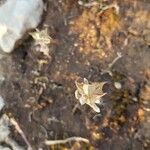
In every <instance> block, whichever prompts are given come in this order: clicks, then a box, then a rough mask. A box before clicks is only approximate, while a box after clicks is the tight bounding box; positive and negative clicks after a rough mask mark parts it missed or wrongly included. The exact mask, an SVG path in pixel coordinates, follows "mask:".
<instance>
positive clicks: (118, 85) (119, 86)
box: [114, 82, 122, 90]
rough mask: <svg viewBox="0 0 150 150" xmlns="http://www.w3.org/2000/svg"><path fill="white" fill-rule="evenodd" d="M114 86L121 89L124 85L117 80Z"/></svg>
mask: <svg viewBox="0 0 150 150" xmlns="http://www.w3.org/2000/svg"><path fill="white" fill-rule="evenodd" d="M114 86H115V88H116V89H119V90H120V89H121V88H122V85H121V83H120V82H115V83H114Z"/></svg>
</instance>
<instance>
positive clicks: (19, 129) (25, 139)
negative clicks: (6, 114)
mask: <svg viewBox="0 0 150 150" xmlns="http://www.w3.org/2000/svg"><path fill="white" fill-rule="evenodd" d="M9 120H10V123H11V124H12V125H14V127H15V129H16V130H17V131H18V133H19V134H20V135H21V136H22V138H23V139H24V141H25V143H26V144H27V146H28V150H32V147H31V145H30V143H29V142H28V140H27V138H26V136H25V134H24V133H23V131H22V129H21V128H20V126H19V125H18V123H17V121H16V120H15V119H14V118H10V119H9Z"/></svg>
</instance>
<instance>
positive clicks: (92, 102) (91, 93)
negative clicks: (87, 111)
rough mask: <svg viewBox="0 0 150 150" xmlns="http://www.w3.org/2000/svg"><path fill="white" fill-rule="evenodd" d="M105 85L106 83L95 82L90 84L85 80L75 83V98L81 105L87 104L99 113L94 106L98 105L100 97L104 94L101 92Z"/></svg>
mask: <svg viewBox="0 0 150 150" xmlns="http://www.w3.org/2000/svg"><path fill="white" fill-rule="evenodd" d="M105 83H106V82H95V83H91V84H90V83H89V82H88V80H87V79H85V78H84V79H83V81H76V82H75V84H76V87H77V90H76V91H75V97H76V98H77V99H78V100H79V102H80V104H81V105H84V104H87V105H89V106H90V107H92V108H93V110H94V111H96V112H100V109H99V107H98V106H97V105H96V104H100V103H101V98H102V96H104V95H105V94H106V93H104V92H103V91H102V88H103V86H104V84H105Z"/></svg>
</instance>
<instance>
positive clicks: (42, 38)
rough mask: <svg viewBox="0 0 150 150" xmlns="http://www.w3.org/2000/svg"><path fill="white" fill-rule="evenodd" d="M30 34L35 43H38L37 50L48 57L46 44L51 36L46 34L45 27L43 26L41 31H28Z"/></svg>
mask: <svg viewBox="0 0 150 150" xmlns="http://www.w3.org/2000/svg"><path fill="white" fill-rule="evenodd" d="M30 35H31V36H32V37H33V39H34V40H35V45H40V49H39V51H40V52H42V53H43V54H44V55H46V56H47V57H50V56H49V46H48V45H49V44H50V43H51V37H50V36H49V35H48V30H47V28H45V29H44V30H41V31H39V30H38V29H36V31H35V32H32V33H30Z"/></svg>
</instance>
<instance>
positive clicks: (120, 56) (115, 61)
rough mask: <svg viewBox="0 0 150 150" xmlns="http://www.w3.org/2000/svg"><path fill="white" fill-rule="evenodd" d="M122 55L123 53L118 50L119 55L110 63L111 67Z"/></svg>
mask: <svg viewBox="0 0 150 150" xmlns="http://www.w3.org/2000/svg"><path fill="white" fill-rule="evenodd" d="M121 57H122V54H121V53H120V52H117V57H116V58H115V59H114V60H113V61H112V62H111V63H110V64H109V65H108V67H109V68H112V66H113V65H114V64H115V63H116V62H117V61H118V59H120V58H121Z"/></svg>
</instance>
